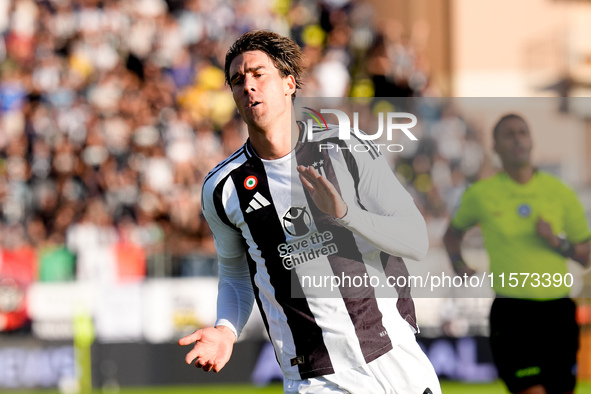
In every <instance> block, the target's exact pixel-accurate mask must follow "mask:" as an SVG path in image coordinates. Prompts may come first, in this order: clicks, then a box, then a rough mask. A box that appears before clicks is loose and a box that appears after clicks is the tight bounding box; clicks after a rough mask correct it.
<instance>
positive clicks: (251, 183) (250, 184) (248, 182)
mask: <svg viewBox="0 0 591 394" xmlns="http://www.w3.org/2000/svg"><path fill="white" fill-rule="evenodd" d="M258 183H259V180H258V179H257V177H256V176H254V175H251V176H247V177H246V179H245V180H244V187H245V188H246V190H252V189H254V188H255V187H256V186H257V185H258Z"/></svg>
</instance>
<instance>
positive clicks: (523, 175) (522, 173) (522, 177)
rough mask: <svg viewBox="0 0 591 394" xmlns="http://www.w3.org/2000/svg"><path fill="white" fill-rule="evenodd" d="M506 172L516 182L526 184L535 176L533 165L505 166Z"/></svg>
mask: <svg viewBox="0 0 591 394" xmlns="http://www.w3.org/2000/svg"><path fill="white" fill-rule="evenodd" d="M504 169H505V172H506V173H507V175H509V176H510V177H511V178H512V179H513V180H514V181H515V182H517V183H521V184H525V183H527V182H529V180H530V179H531V178H532V177H533V176H534V173H535V168H534V167H533V166H532V165H531V164H529V163H528V164H526V165H523V166H505V167H504Z"/></svg>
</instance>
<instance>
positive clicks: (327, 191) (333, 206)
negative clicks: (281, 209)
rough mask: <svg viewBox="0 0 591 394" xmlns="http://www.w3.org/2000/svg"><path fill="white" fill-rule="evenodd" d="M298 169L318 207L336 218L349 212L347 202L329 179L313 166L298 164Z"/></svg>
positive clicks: (303, 182)
mask: <svg viewBox="0 0 591 394" xmlns="http://www.w3.org/2000/svg"><path fill="white" fill-rule="evenodd" d="M297 170H298V173H299V175H300V180H301V181H302V184H303V185H304V187H305V188H306V189H307V190H308V192H310V196H311V197H312V200H314V204H316V206H317V207H318V209H320V210H321V211H322V212H324V213H327V214H329V215H330V216H332V217H334V218H342V217H343V216H345V215H346V214H347V204H346V203H345V201H344V200H343V197H341V195H340V194H339V192H338V191H337V189H336V188H335V187H334V185H333V184H332V183H330V182H329V181H328V179H326V178H325V177H323V176H322V175H320V173H318V171H316V169H315V168H314V167H312V166H310V167H305V166H298V167H297Z"/></svg>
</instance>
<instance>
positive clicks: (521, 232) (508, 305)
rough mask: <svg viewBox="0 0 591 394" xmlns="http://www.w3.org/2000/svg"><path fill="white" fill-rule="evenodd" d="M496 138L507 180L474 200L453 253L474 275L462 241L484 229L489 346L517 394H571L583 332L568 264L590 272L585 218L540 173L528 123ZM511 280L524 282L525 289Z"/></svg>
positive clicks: (462, 216)
mask: <svg viewBox="0 0 591 394" xmlns="http://www.w3.org/2000/svg"><path fill="white" fill-rule="evenodd" d="M493 138H494V149H495V151H496V152H497V153H498V155H499V157H500V158H501V161H502V164H503V170H504V171H502V172H500V173H498V174H496V175H495V176H493V177H491V178H488V179H484V180H480V181H478V182H476V183H474V184H473V185H471V186H470V187H469V188H468V189H467V190H466V192H465V193H464V195H463V197H462V200H461V204H460V206H459V207H458V209H457V211H456V212H455V214H454V216H453V218H452V220H451V223H450V226H449V228H448V230H447V232H446V233H445V236H444V243H445V247H446V249H447V252H448V254H449V257H450V259H451V262H452V265H453V267H454V270H455V271H456V273H458V274H459V275H462V276H463V275H464V274H468V275H472V274H473V273H474V271H473V270H472V269H471V268H470V267H469V266H468V265H466V263H465V262H464V259H463V257H462V254H461V240H462V237H463V235H464V232H465V231H466V230H467V229H468V228H470V227H472V226H474V225H480V227H481V229H482V234H483V237H484V242H485V247H486V249H487V251H488V254H489V256H490V270H491V271H492V273H493V274H494V276H493V278H494V279H493V289H494V291H495V293H496V298H495V300H494V301H493V304H492V308H491V312H490V336H491V337H490V341H491V342H490V343H491V347H492V351H493V356H494V360H495V364H496V366H497V368H498V370H499V374H500V376H501V378H502V379H503V380H504V382H505V383H506V385H507V387H508V389H509V390H510V391H511V392H512V393H520V394H544V393H572V392H573V390H574V387H575V380H576V355H577V348H578V332H579V331H578V326H577V323H576V321H575V304H574V302H573V301H572V300H571V299H570V298H568V296H569V288H568V287H567V286H566V285H565V280H564V279H565V278H566V276H565V274H567V266H566V259H567V258H571V259H573V260H575V261H577V262H579V263H581V264H582V265H586V264H587V263H588V261H589V249H590V247H589V244H590V242H589V240H590V239H591V233H590V232H589V228H588V225H587V222H586V219H585V214H584V210H583V207H582V206H581V203H580V202H579V200H578V198H577V196H576V194H575V193H574V191H573V190H571V189H570V188H569V187H567V186H565V185H564V184H563V183H562V182H561V181H560V180H558V179H557V178H555V177H554V176H552V175H550V174H548V173H545V172H543V171H540V170H537V169H536V168H535V167H534V166H533V165H532V163H531V160H530V154H531V150H532V138H531V135H530V130H529V127H528V125H527V123H526V122H525V120H524V119H523V118H522V117H521V116H519V115H515V114H509V115H506V116H503V117H502V118H501V119H500V120H499V121H498V122H497V124H496V126H495V127H494V130H493ZM502 273H504V278H505V280H504V281H502V280H501V279H500V276H499V275H500V274H502ZM510 278H516V279H517V280H518V283H517V285H516V286H515V284H516V283H515V280H516V279H513V282H512V283H511V285H510V284H509V283H510V282H509V279H510ZM513 286H514V287H513Z"/></svg>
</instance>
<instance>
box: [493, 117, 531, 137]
mask: <svg viewBox="0 0 591 394" xmlns="http://www.w3.org/2000/svg"><path fill="white" fill-rule="evenodd" d="M511 119H519V120H521V121H522V122H523V123H525V124H526V125H527V122H526V121H525V119H524V118H523V116H521V115H517V114H507V115H503V116H502V117H501V119H499V120H498V121H497V123H496V124H495V127H494V128H493V139H494V140H495V141H496V140H497V137H498V136H499V132H500V131H501V126H502V125H503V123H505V122H506V121H508V120H511Z"/></svg>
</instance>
